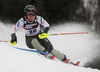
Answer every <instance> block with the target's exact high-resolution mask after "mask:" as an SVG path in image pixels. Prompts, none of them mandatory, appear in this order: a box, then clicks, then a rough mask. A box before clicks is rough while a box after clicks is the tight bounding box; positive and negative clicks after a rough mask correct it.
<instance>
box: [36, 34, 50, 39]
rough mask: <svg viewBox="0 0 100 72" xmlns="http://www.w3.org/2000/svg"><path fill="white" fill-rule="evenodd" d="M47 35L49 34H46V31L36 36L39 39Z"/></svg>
mask: <svg viewBox="0 0 100 72" xmlns="http://www.w3.org/2000/svg"><path fill="white" fill-rule="evenodd" d="M47 36H49V34H47V33H42V34H39V35H38V37H39V38H40V39H44V38H46V37H47Z"/></svg>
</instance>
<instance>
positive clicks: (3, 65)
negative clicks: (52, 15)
mask: <svg viewBox="0 0 100 72" xmlns="http://www.w3.org/2000/svg"><path fill="white" fill-rule="evenodd" d="M73 24H74V23H72V24H71V23H65V24H62V25H57V26H51V29H50V32H49V33H61V32H81V31H89V30H88V28H87V27H85V26H84V25H79V24H74V25H73ZM64 26H65V27H64ZM12 27H13V25H9V24H8V25H6V24H5V25H4V24H3V23H2V22H1V23H0V38H1V39H2V40H9V39H10V31H11V29H12ZM17 37H18V43H17V45H16V47H21V48H25V49H28V48H27V47H26V45H25V42H24V41H25V38H24V31H23V30H22V29H20V30H19V31H18V32H17ZM48 38H49V39H50V41H51V42H52V44H53V45H54V48H55V49H57V50H60V51H61V52H63V53H65V54H66V55H67V57H68V58H70V59H71V60H72V61H74V62H76V61H78V60H79V61H81V65H84V63H86V62H88V61H89V60H91V59H92V58H93V57H92V58H91V56H92V54H93V50H94V45H98V43H99V40H98V39H96V38H95V37H94V33H92V32H91V33H90V34H85V35H68V36H49V37H48ZM91 39H92V40H91ZM94 41H95V42H94ZM93 44H94V45H93ZM88 53H89V54H88ZM94 56H95V55H94ZM67 71H68V72H100V70H97V69H92V68H85V67H81V66H78V67H77V66H73V65H70V64H65V63H63V62H61V61H53V60H49V59H46V58H44V57H43V56H41V55H38V54H37V53H34V52H26V51H21V50H17V49H15V48H12V47H11V45H10V44H9V43H7V42H6V43H4V42H1V43H0V72H67Z"/></svg>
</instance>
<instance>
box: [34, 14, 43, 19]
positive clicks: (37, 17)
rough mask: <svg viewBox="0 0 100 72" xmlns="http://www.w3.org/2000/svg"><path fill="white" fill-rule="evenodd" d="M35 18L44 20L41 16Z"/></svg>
mask: <svg viewBox="0 0 100 72" xmlns="http://www.w3.org/2000/svg"><path fill="white" fill-rule="evenodd" d="M35 17H36V19H42V18H43V17H41V16H39V15H36V16H35Z"/></svg>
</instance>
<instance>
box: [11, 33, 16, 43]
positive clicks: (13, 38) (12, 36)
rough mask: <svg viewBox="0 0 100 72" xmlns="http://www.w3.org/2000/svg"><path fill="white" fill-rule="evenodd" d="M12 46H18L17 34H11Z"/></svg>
mask: <svg viewBox="0 0 100 72" xmlns="http://www.w3.org/2000/svg"><path fill="white" fill-rule="evenodd" d="M10 43H11V45H16V43H17V37H16V35H15V34H11V41H10Z"/></svg>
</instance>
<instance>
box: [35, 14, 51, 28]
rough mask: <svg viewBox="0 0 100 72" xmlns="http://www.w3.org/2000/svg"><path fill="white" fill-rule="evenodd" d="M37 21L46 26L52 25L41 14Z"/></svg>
mask: <svg viewBox="0 0 100 72" xmlns="http://www.w3.org/2000/svg"><path fill="white" fill-rule="evenodd" d="M37 21H38V22H39V24H40V25H42V26H43V27H44V28H45V27H49V26H50V25H49V24H48V22H47V21H46V20H44V19H43V18H42V17H41V16H37Z"/></svg>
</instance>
